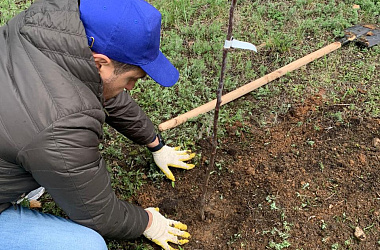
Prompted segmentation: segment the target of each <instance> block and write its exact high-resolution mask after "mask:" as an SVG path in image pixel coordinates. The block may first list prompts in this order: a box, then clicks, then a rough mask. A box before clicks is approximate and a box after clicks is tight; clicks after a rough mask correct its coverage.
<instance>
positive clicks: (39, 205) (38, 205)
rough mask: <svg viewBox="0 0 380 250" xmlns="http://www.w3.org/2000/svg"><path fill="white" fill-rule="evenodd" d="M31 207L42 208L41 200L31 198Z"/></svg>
mask: <svg viewBox="0 0 380 250" xmlns="http://www.w3.org/2000/svg"><path fill="white" fill-rule="evenodd" d="M29 207H30V208H40V207H41V202H39V201H38V200H30V201H29Z"/></svg>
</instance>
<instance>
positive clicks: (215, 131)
mask: <svg viewBox="0 0 380 250" xmlns="http://www.w3.org/2000/svg"><path fill="white" fill-rule="evenodd" d="M236 2H237V0H232V3H231V8H230V18H229V23H228V31H227V40H228V41H229V40H231V38H232V25H233V16H234V10H235V6H236ZM228 50H229V48H224V47H223V58H222V68H221V72H220V78H219V86H218V90H217V101H216V106H215V112H214V129H213V138H212V148H211V157H210V163H209V165H207V167H206V176H205V179H204V183H203V196H202V199H201V214H200V215H201V219H202V220H204V219H205V213H204V207H205V204H206V196H207V187H208V182H209V180H210V174H211V170H212V169H214V163H215V158H216V149H217V146H218V120H219V110H220V104H221V102H222V95H223V87H224V72H225V70H226V64H227V53H228Z"/></svg>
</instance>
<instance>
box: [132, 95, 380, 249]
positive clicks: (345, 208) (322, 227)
mask: <svg viewBox="0 0 380 250" xmlns="http://www.w3.org/2000/svg"><path fill="white" fill-rule="evenodd" d="M321 99H322V97H321V96H315V97H313V98H310V99H309V100H308V101H307V102H305V103H304V104H302V105H299V106H298V107H295V108H294V109H292V110H290V111H289V113H288V115H287V116H286V117H281V118H277V119H280V120H281V121H280V122H277V124H276V125H275V126H272V127H267V128H264V129H262V128H259V127H258V126H257V124H254V123H246V124H239V123H238V124H235V126H232V127H230V128H228V133H229V136H226V137H225V138H224V139H223V140H222V141H220V142H219V145H220V149H219V151H218V156H217V162H218V164H217V167H216V169H215V171H214V172H213V174H212V175H211V178H210V182H209V186H208V195H207V203H206V206H205V215H206V220H204V221H203V220H201V219H200V199H201V197H202V187H203V182H204V176H205V174H206V173H205V165H206V163H205V162H206V161H207V160H208V159H209V156H210V152H209V148H210V143H209V140H208V139H204V140H200V141H198V142H197V144H198V146H200V148H202V151H199V152H197V153H198V154H201V155H202V157H201V159H202V160H201V161H202V165H200V166H197V168H195V169H193V170H191V171H188V172H185V171H181V170H173V172H174V173H175V176H176V177H177V179H178V180H177V181H176V183H175V186H174V187H173V186H172V185H171V183H170V182H169V181H167V182H163V183H161V185H159V186H157V185H156V184H153V183H152V184H149V183H148V184H146V185H144V186H143V187H142V189H141V190H140V194H138V195H136V196H135V202H136V203H138V204H140V205H142V206H143V207H147V206H159V207H160V208H161V212H162V213H164V214H165V215H167V216H168V217H170V218H173V219H176V220H180V221H182V222H183V223H186V224H187V225H188V226H189V228H188V231H189V232H190V233H191V235H192V238H191V241H190V243H189V244H187V245H185V246H184V248H185V249H265V248H273V249H282V248H285V247H286V246H288V248H287V249H380V245H379V244H380V243H379V241H380V172H379V169H380V145H379V142H378V140H379V138H380V119H370V120H368V119H362V118H360V117H356V118H353V119H351V120H350V121H348V123H347V124H346V125H343V124H340V123H332V121H330V120H323V119H322V117H323V116H322V115H321V114H322V113H323V112H325V111H326V110H325V109H331V108H335V109H339V108H341V107H339V106H333V107H331V106H330V107H323V105H322V107H321V106H320V105H321V101H322V100H321ZM316 105H318V106H319V111H316V110H315V106H316ZM348 124H349V125H348ZM243 127H244V129H243V130H242V128H243ZM356 227H359V228H360V229H362V230H364V233H365V237H366V238H365V239H364V240H363V241H360V240H358V239H357V238H356V237H355V236H354V232H355V228H356Z"/></svg>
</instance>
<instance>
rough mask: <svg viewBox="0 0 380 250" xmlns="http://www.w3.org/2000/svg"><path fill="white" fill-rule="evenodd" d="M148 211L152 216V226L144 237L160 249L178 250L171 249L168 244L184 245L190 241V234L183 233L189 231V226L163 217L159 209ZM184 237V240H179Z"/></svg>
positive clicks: (148, 209) (145, 232)
mask: <svg viewBox="0 0 380 250" xmlns="http://www.w3.org/2000/svg"><path fill="white" fill-rule="evenodd" d="M145 210H146V211H149V212H150V213H151V214H152V225H151V226H150V227H149V228H148V229H147V230H145V231H144V233H143V234H144V236H145V237H147V238H148V239H149V240H151V241H153V242H154V243H156V244H157V245H159V246H160V247H162V248H163V249H165V250H176V249H175V248H173V247H171V246H170V245H169V244H168V242H171V243H174V244H178V245H183V244H185V243H187V242H189V240H188V239H187V238H189V237H190V234H189V233H188V232H185V231H182V230H187V226H186V225H185V224H182V223H181V222H179V221H175V220H169V219H166V218H165V217H164V216H162V215H161V214H160V213H159V212H158V211H159V209H158V208H152V207H150V208H147V209H145ZM178 236H179V237H182V238H184V239H181V240H180V239H178Z"/></svg>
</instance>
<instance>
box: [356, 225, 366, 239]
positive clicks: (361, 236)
mask: <svg viewBox="0 0 380 250" xmlns="http://www.w3.org/2000/svg"><path fill="white" fill-rule="evenodd" d="M354 235H355V237H356V238H357V239H358V240H361V241H363V240H365V238H366V236H365V233H364V231H363V230H362V229H361V228H360V227H356V228H355V233H354Z"/></svg>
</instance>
